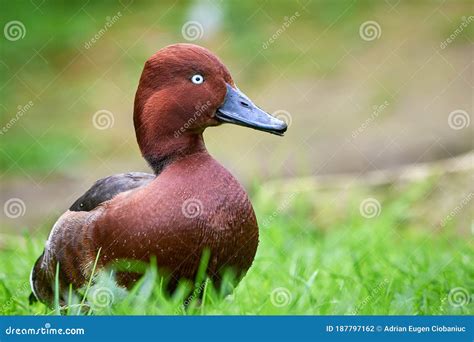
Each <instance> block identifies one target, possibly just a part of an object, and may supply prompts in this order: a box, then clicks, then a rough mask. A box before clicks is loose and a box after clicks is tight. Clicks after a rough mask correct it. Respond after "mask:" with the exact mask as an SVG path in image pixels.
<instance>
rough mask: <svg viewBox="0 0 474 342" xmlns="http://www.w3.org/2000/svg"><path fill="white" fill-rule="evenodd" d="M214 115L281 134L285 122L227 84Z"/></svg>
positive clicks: (230, 121)
mask: <svg viewBox="0 0 474 342" xmlns="http://www.w3.org/2000/svg"><path fill="white" fill-rule="evenodd" d="M216 117H217V118H218V119H219V120H220V121H222V122H227V123H232V124H236V125H240V126H245V127H250V128H254V129H257V130H259V131H264V132H268V133H272V134H276V135H283V133H285V131H286V129H287V128H288V126H287V124H286V123H285V122H284V121H282V120H279V119H277V118H275V117H273V116H271V115H270V114H268V113H266V112H264V111H263V110H261V109H260V108H258V107H257V106H256V105H255V104H254V103H253V102H252V101H251V100H250V99H249V98H248V97H247V96H246V95H245V94H244V93H242V92H241V91H240V90H239V89H235V88H232V87H231V86H230V85H229V84H227V94H226V96H225V100H224V103H223V104H222V106H220V107H219V108H218V109H217V112H216Z"/></svg>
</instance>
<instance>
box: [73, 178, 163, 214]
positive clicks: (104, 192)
mask: <svg viewBox="0 0 474 342" xmlns="http://www.w3.org/2000/svg"><path fill="white" fill-rule="evenodd" d="M155 177H156V176H155V175H152V174H150V173H144V172H129V173H120V174H117V175H113V176H109V177H106V178H102V179H99V180H98V181H96V182H95V183H94V185H92V187H91V188H90V189H89V190H87V191H86V193H85V194H84V195H82V196H81V197H79V198H78V199H77V200H76V202H74V204H73V205H71V207H70V208H69V210H70V211H91V210H92V209H94V208H95V207H97V206H98V205H99V204H101V203H102V202H105V201H108V200H110V199H111V198H113V197H114V196H115V195H117V194H119V193H121V192H124V191H128V190H132V189H135V188H138V187H141V186H144V185H147V184H148V183H150V182H151V181H152V180H153V179H155Z"/></svg>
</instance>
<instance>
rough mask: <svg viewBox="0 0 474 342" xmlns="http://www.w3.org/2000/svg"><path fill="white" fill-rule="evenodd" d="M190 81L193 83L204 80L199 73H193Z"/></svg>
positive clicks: (199, 82)
mask: <svg viewBox="0 0 474 342" xmlns="http://www.w3.org/2000/svg"><path fill="white" fill-rule="evenodd" d="M191 82H193V83H194V84H201V83H202V82H204V77H203V76H202V75H199V74H196V75H193V77H191Z"/></svg>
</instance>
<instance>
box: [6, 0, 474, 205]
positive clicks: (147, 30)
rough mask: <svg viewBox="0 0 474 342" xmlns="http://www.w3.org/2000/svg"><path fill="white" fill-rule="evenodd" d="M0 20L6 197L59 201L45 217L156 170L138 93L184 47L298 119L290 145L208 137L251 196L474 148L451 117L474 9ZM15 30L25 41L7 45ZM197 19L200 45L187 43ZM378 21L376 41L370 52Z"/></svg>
mask: <svg viewBox="0 0 474 342" xmlns="http://www.w3.org/2000/svg"><path fill="white" fill-rule="evenodd" d="M1 12H2V13H1V16H2V25H4V26H3V27H4V37H3V39H2V49H1V58H0V70H1V75H2V78H1V100H2V101H1V104H2V106H1V112H2V113H1V121H0V122H1V124H2V126H3V128H8V129H7V131H6V132H4V133H3V134H2V135H1V147H0V172H1V177H2V183H3V185H4V186H5V187H4V191H3V192H2V193H3V195H4V196H6V198H10V197H12V196H14V193H16V192H18V191H20V192H22V193H23V194H24V195H23V196H24V197H26V196H30V197H31V201H34V202H39V203H44V202H49V201H52V205H51V206H48V207H47V208H44V206H41V208H42V209H41V210H40V211H41V212H44V211H50V210H51V209H53V208H55V207H57V206H58V203H61V202H62V201H63V200H64V196H65V195H66V194H67V195H70V194H71V192H72V195H71V198H69V199H68V200H69V202H70V201H71V200H72V199H73V197H75V196H77V195H79V194H80V193H81V192H82V191H83V190H84V189H85V188H86V187H88V186H89V184H91V182H93V181H94V180H96V179H97V178H100V177H103V176H106V175H109V174H112V173H117V172H124V171H129V170H137V171H138V170H147V169H148V168H147V166H146V164H145V162H144V161H143V160H142V159H141V156H140V154H139V151H138V148H137V146H136V142H135V136H134V131H133V125H132V106H133V99H134V94H135V90H136V87H137V83H138V79H139V76H140V73H141V70H142V68H143V64H144V62H145V60H146V59H147V58H148V57H149V56H150V55H151V54H153V53H154V52H156V51H157V50H158V49H160V48H161V47H164V46H166V45H168V44H172V43H176V42H192V43H196V44H201V45H203V46H205V47H207V48H209V49H210V50H212V51H214V52H215V53H216V54H217V55H219V56H220V58H221V59H222V60H223V61H224V63H225V64H227V65H228V67H229V69H230V70H231V73H232V74H233V77H234V79H235V80H236V82H237V84H238V85H239V87H240V88H241V89H242V90H244V91H245V92H246V93H247V94H248V95H249V96H250V97H251V98H252V99H253V100H254V101H255V102H256V103H257V104H259V105H260V106H261V107H262V108H264V109H266V110H267V111H269V112H272V113H275V114H276V115H277V116H280V117H282V118H284V119H286V120H287V121H290V124H291V125H290V129H289V130H288V133H287V134H286V136H285V137H284V138H278V137H275V136H270V135H266V134H263V133H259V132H254V131H251V130H246V129H243V128H240V127H235V126H228V125H226V126H223V127H219V128H211V129H208V130H207V131H206V133H205V139H206V143H207V146H208V149H209V150H210V152H211V153H212V154H213V155H214V156H215V157H216V158H217V159H218V160H219V161H221V162H222V163H223V164H224V165H225V166H227V167H228V168H229V169H230V170H231V171H232V172H233V173H234V174H236V176H237V177H238V178H239V179H241V180H242V181H243V182H244V183H245V184H247V185H250V184H252V182H255V181H257V180H264V179H273V178H279V177H299V176H311V175H319V174H327V173H334V172H338V173H340V172H355V173H356V174H360V173H362V172H365V171H367V170H377V169H384V168H389V167H393V166H396V165H402V164H405V163H412V162H424V161H431V160H436V159H439V158H444V157H451V156H454V155H457V154H459V153H462V152H465V151H468V150H471V149H472V147H473V139H472V133H473V130H472V125H471V126H468V127H466V128H463V129H460V130H454V129H452V128H451V127H450V126H449V124H448V116H449V114H450V113H451V112H453V111H455V110H463V111H465V112H467V115H471V114H469V113H471V112H472V105H473V103H472V86H473V67H472V57H473V53H472V41H473V40H474V33H473V32H474V29H473V28H474V25H472V24H470V21H469V13H472V3H470V2H469V1H389V0H387V1H176V2H174V1H159V2H156V1H133V0H121V1H101V2H97V1H15V2H7V1H2V11H1ZM114 16H115V18H114ZM471 19H472V18H471ZM13 20H15V21H20V22H21V23H22V24H23V26H24V28H23V30H22V28H20V30H22V33H23V34H24V36H23V35H21V38H18V37H16V40H13V41H12V40H8V39H5V37H6V36H5V34H6V33H5V32H6V31H5V30H6V26H7V23H9V22H11V21H13ZM190 21H191V22H193V21H197V22H198V23H199V25H200V27H198V29H199V30H200V31H199V32H198V34H197V35H195V36H191V37H185V36H184V35H183V32H184V31H183V30H184V29H185V27H186V23H188V22H190ZM371 21H375V22H376V23H377V24H378V25H379V28H378V29H377V28H375V30H376V36H375V39H373V40H367V39H363V37H362V36H361V29H362V26H363V24H364V23H366V22H371ZM463 21H467V22H469V24H468V25H467V27H463V30H462V32H460V33H459V34H456V37H455V39H454V40H453V41H452V42H451V43H449V44H447V45H448V46H447V47H446V48H441V44H442V43H443V42H444V41H445V40H446V39H447V38H448V37H449V36H450V35H452V34H453V33H454V32H455V31H456V30H457V29H459V27H460V25H462V23H463ZM107 23H109V24H110V25H108V24H107ZM190 32H191V31H190ZM192 33H193V32H191V35H192ZM368 34H370V32H369V33H368ZM97 35H98V37H99V38H98V39H97V41H96V42H95V43H92V44H91V39H92V38H93V37H94V36H97ZM272 37H273V40H272V42H271V43H269V41H270V40H271V38H272ZM275 37H276V38H275ZM186 38H188V39H186ZM189 38H192V40H191V39H189ZM194 38H196V39H194ZM368 38H369V39H371V38H374V37H370V36H369V37H368ZM380 106H382V107H381V108H382V109H381V110H378V109H377V108H379V107H380ZM25 108H26V110H25ZM21 110H23V111H24V113H23V114H22V115H21V117H20V119H19V120H16V121H15V120H14V123H13V124H11V122H12V119H15V117H17V116H18V114H17V113H18V112H19V111H21ZM100 110H107V111H109V112H111V113H112V115H113V120H114V122H113V126H112V127H110V128H108V129H104V130H98V129H96V128H95V127H94V125H93V116H94V113H96V112H98V111H100ZM374 113H375V114H374ZM468 119H470V117H468ZM10 126H11V127H10ZM359 129H362V132H361V133H357V130H359ZM71 178H72V179H71ZM18 183H20V184H18ZM51 183H52V184H55V186H53V185H51V186H49V185H48V184H51ZM18 187H20V188H18ZM45 188H46V189H48V190H47V191H44V189H45ZM45 192H47V194H45ZM45 196H46V197H47V200H46V201H45ZM58 197H61V198H62V200H61V202H57V200H56V199H57V198H58ZM33 206H34V207H38V206H36V205H33ZM64 208H65V207H64V205H63V206H62V207H61V209H60V211H61V210H62V209H64Z"/></svg>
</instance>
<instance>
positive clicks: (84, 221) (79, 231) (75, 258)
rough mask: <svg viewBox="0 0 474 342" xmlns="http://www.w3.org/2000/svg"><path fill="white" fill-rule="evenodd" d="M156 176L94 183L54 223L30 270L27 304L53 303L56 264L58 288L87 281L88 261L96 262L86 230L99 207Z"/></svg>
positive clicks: (137, 175)
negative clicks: (42, 249) (37, 300)
mask: <svg viewBox="0 0 474 342" xmlns="http://www.w3.org/2000/svg"><path fill="white" fill-rule="evenodd" d="M155 177H156V176H155V175H152V174H149V173H143V172H130V173H122V174H117V175H113V176H109V177H106V178H103V179H100V180H98V181H96V182H95V183H94V184H93V185H92V187H91V188H90V189H89V190H87V191H86V192H85V194H84V195H82V196H81V197H79V198H78V199H77V200H76V201H75V202H74V203H73V204H72V206H71V207H70V208H69V210H68V211H66V212H65V213H64V214H63V215H62V216H61V217H60V218H59V219H58V220H57V221H56V223H55V224H54V226H53V228H52V229H51V233H50V235H49V238H48V240H47V241H46V245H45V248H44V251H43V253H42V254H41V256H40V257H39V258H38V260H37V261H36V263H35V265H34V266H33V269H32V270H31V275H30V285H31V290H32V294H31V295H30V297H29V299H30V303H31V302H34V301H35V299H39V300H40V301H41V302H43V303H46V304H50V303H51V302H52V299H53V290H52V289H53V288H54V281H55V272H56V267H57V264H58V263H59V265H60V272H59V282H60V285H61V288H64V287H65V288H67V287H68V286H69V284H74V285H79V284H81V283H82V282H83V281H84V279H86V277H87V276H88V272H89V271H90V270H88V268H89V266H90V265H89V264H90V260H94V259H95V256H94V255H92V254H91V253H92V252H91V248H88V246H89V245H90V243H89V240H90V236H89V233H88V227H90V226H92V225H93V224H94V222H95V221H96V220H97V218H98V217H100V216H101V215H102V212H103V211H104V208H103V206H100V204H102V203H104V202H106V201H108V200H110V199H112V198H113V197H114V196H116V195H118V194H120V193H123V192H125V191H129V190H133V189H137V188H140V187H143V186H145V185H147V184H149V183H150V182H151V181H152V180H153V179H155ZM60 296H61V295H60Z"/></svg>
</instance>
